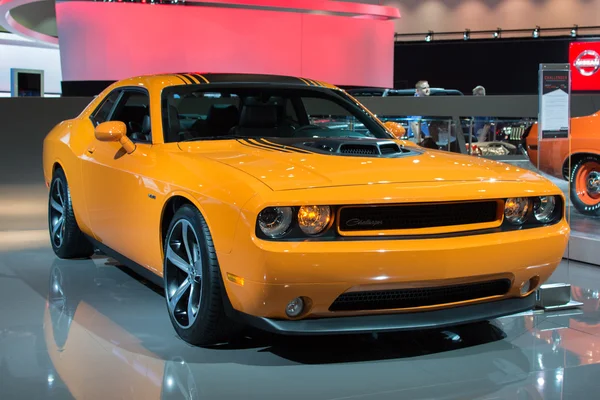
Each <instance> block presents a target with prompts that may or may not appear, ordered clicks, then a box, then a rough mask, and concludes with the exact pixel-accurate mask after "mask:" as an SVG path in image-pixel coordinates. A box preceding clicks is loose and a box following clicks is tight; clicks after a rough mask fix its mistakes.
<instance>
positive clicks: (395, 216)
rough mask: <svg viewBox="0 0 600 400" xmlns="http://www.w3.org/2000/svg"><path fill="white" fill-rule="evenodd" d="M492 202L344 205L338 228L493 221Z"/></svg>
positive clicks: (413, 226)
mask: <svg viewBox="0 0 600 400" xmlns="http://www.w3.org/2000/svg"><path fill="white" fill-rule="evenodd" d="M497 207H498V206H497V203H496V202H495V201H484V202H471V203H447V204H411V205H397V206H365V207H345V208H342V209H341V210H340V218H339V220H338V224H339V227H340V231H348V232H352V231H369V230H391V229H418V228H434V227H441V226H453V225H468V224H477V223H485V222H493V221H496V220H497V218H498V216H497Z"/></svg>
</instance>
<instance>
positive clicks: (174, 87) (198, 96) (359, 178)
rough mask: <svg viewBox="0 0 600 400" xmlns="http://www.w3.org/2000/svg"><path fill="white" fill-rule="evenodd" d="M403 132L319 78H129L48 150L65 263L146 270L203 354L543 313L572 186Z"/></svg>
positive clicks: (564, 235) (58, 247)
mask: <svg viewBox="0 0 600 400" xmlns="http://www.w3.org/2000/svg"><path fill="white" fill-rule="evenodd" d="M319 121H322V122H319ZM389 126H390V128H389V129H388V128H387V126H386V125H384V124H383V123H381V121H380V120H379V119H377V118H376V117H375V116H374V115H373V114H372V113H371V112H369V111H368V110H367V109H366V108H365V107H363V106H362V105H361V104H360V103H359V102H358V101H356V100H355V99H354V98H352V97H351V96H349V95H348V94H346V92H345V91H343V90H340V89H339V88H337V87H335V86H332V85H329V84H325V83H322V82H317V81H314V80H309V79H301V78H296V77H285V76H270V75H244V74H233V75H230V74H195V73H194V74H166V75H153V76H142V77H136V78H131V79H126V80H122V81H119V82H116V83H115V84H113V85H111V86H110V87H108V88H107V89H106V90H105V91H103V93H101V94H100V95H99V96H98V97H97V98H96V99H94V100H93V101H92V102H91V103H90V104H89V106H88V107H86V108H85V110H83V112H82V113H81V114H80V115H79V116H77V117H76V118H73V119H70V120H67V121H64V122H62V123H60V124H59V125H57V126H56V127H54V128H53V129H52V131H51V132H50V133H49V134H48V135H47V137H46V139H45V140H44V151H43V167H44V175H45V181H46V183H47V185H48V187H49V198H48V226H49V231H50V237H51V243H52V248H53V249H54V252H55V253H56V255H57V256H58V257H60V258H79V257H88V256H90V255H92V253H93V252H94V250H95V249H100V250H101V251H103V252H104V253H105V254H107V255H109V256H112V257H114V258H116V259H117V260H118V261H120V262H122V263H123V264H126V265H128V266H130V267H132V268H134V269H136V270H138V271H139V272H140V273H142V274H146V275H147V276H148V277H149V278H150V279H152V280H153V281H155V282H156V283H158V284H159V285H161V286H163V287H164V294H165V298H166V306H167V307H166V308H167V311H168V313H169V316H170V319H171V322H172V324H173V327H174V329H175V330H176V332H177V333H178V334H179V336H180V337H182V338H183V339H184V340H186V341H187V342H189V343H193V344H197V345H204V344H213V343H217V342H220V341H227V340H228V339H230V338H232V337H235V335H236V334H237V332H239V328H240V327H243V326H245V325H252V326H254V327H257V328H260V329H264V330H267V331H272V332H277V333H282V334H301V335H319V334H336V333H351V332H354V333H358V332H378V331H394V330H404V329H422V328H429V327H441V326H447V325H454V324H463V323H467V322H472V321H480V320H487V319H492V318H496V317H499V316H503V315H508V314H512V313H516V312H520V311H525V310H529V309H531V308H533V306H534V304H535V291H536V289H537V288H538V287H539V286H540V285H541V284H542V283H544V282H545V281H546V280H547V279H548V278H549V277H550V275H551V274H552V273H553V271H554V270H555V268H556V267H557V266H558V264H559V263H560V261H561V259H562V256H563V253H564V250H565V248H566V245H567V241H568V236H569V226H568V224H567V222H566V219H565V212H564V211H565V207H564V205H565V201H564V195H563V194H562V192H561V191H560V189H559V188H558V187H557V186H555V185H554V184H552V183H551V182H550V181H548V180H547V179H545V178H543V177H541V176H539V175H538V174H534V173H532V172H530V171H528V170H522V169H519V168H517V167H514V166H510V165H506V164H501V163H498V162H495V161H491V160H485V159H476V158H474V157H471V156H466V155H457V154H452V153H449V152H443V151H435V150H428V149H425V148H422V147H419V146H416V145H414V144H412V143H410V142H408V141H402V140H399V139H398V138H397V137H396V136H395V135H394V134H393V133H392V131H391V129H392V125H389Z"/></svg>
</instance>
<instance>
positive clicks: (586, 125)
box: [523, 114, 600, 217]
mask: <svg viewBox="0 0 600 400" xmlns="http://www.w3.org/2000/svg"><path fill="white" fill-rule="evenodd" d="M523 140H524V141H525V149H526V152H527V155H528V157H529V159H530V161H531V162H532V163H533V164H534V165H536V166H538V169H539V170H540V171H542V172H545V173H547V174H549V175H551V176H554V177H555V178H560V179H564V180H566V181H569V182H570V198H571V202H572V203H573V206H575V208H576V209H577V211H579V212H580V213H581V214H584V215H587V216H591V217H600V115H599V114H593V115H589V116H584V117H577V118H571V140H570V141H569V140H567V139H544V141H543V142H542V143H541V144H540V143H539V137H538V124H537V123H535V124H533V125H532V126H531V129H529V130H528V131H526V132H525V134H524V135H523ZM569 142H570V143H569Z"/></svg>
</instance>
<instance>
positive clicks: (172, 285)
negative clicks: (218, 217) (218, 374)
mask: <svg viewBox="0 0 600 400" xmlns="http://www.w3.org/2000/svg"><path fill="white" fill-rule="evenodd" d="M163 275H164V286H165V298H166V302H167V309H168V311H169V317H170V319H171V323H172V324H173V327H174V328H175V331H176V332H177V334H178V335H179V336H180V337H181V338H182V339H183V340H185V341H186V342H188V343H190V344H193V345H199V346H202V345H213V344H218V343H221V342H227V341H228V340H229V339H231V338H232V336H233V334H234V333H235V331H236V329H235V326H234V324H233V322H232V321H230V320H229V319H228V318H227V316H226V315H225V310H224V306H223V297H222V296H223V295H224V294H223V293H222V290H223V289H222V280H221V272H220V267H219V263H218V261H217V255H216V252H215V248H214V245H213V241H212V237H211V235H210V231H209V229H208V225H207V224H206V221H205V220H204V218H203V217H202V215H201V214H200V212H199V211H198V210H197V209H196V208H195V207H193V206H190V205H184V206H182V207H181V208H180V209H179V210H178V211H177V212H176V213H175V216H174V217H173V221H171V224H170V225H169V229H168V232H167V235H166V238H165V244H164V263H163Z"/></svg>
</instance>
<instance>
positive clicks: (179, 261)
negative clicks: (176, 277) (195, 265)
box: [167, 246, 192, 275]
mask: <svg viewBox="0 0 600 400" xmlns="http://www.w3.org/2000/svg"><path fill="white" fill-rule="evenodd" d="M167 260H169V261H171V262H172V263H173V265H175V266H176V267H177V268H179V269H181V270H182V271H183V272H185V273H186V274H188V275H190V274H191V273H192V271H191V266H190V264H188V263H186V262H185V260H184V259H183V258H181V257H179V255H178V254H177V253H175V251H174V250H173V249H172V248H171V246H169V247H168V248H167Z"/></svg>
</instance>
